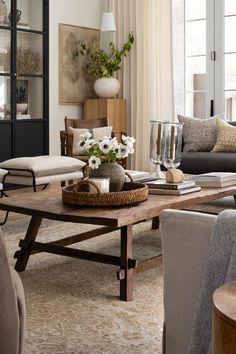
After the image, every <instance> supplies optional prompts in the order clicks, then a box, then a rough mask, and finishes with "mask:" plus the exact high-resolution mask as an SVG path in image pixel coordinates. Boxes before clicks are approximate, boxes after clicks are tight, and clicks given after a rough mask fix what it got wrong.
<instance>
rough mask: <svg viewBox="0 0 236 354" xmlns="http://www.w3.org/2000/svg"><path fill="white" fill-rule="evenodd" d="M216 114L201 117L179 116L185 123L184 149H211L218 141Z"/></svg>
mask: <svg viewBox="0 0 236 354" xmlns="http://www.w3.org/2000/svg"><path fill="white" fill-rule="evenodd" d="M216 118H217V117H216V116H215V117H211V118H205V119H199V118H191V117H185V116H181V115H179V116H178V120H179V122H180V123H184V125H183V144H184V147H183V151H184V152H190V151H194V152H195V151H211V150H212V149H213V147H214V145H215V142H216V136H217V125H216Z"/></svg>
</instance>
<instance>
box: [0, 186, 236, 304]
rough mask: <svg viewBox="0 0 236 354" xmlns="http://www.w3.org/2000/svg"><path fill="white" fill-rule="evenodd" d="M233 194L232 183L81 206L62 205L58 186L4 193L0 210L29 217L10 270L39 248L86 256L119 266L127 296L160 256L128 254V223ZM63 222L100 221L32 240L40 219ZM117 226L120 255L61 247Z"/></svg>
mask: <svg viewBox="0 0 236 354" xmlns="http://www.w3.org/2000/svg"><path fill="white" fill-rule="evenodd" d="M234 194H236V186H233V187H232V186H231V187H226V188H208V189H203V190H202V191H201V192H197V193H191V194H187V195H183V196H168V195H150V196H149V198H148V200H147V201H145V202H142V203H140V204H138V205H133V206H125V207H118V208H108V207H107V208H103V207H102V208H87V207H86V208H81V207H76V206H70V205H66V204H63V202H62V197H61V190H58V192H55V191H50V190H49V191H43V192H38V193H27V194H25V195H22V194H21V195H18V196H15V197H10V198H1V199H0V210H6V211H12V212H16V213H20V214H26V215H30V216H31V221H30V223H29V226H28V230H27V232H26V235H25V238H24V240H21V241H20V243H19V247H20V250H18V251H16V253H15V258H17V262H16V265H15V269H16V270H17V271H18V272H21V271H24V270H25V268H26V265H27V262H28V259H29V257H30V255H32V254H36V253H39V252H47V253H54V254H58V255H63V256H68V257H74V258H79V259H84V260H87V261H93V262H100V263H106V264H111V265H115V266H117V267H119V270H118V272H117V274H118V279H119V280H120V299H121V300H124V301H129V300H132V298H133V278H134V276H135V275H136V274H137V273H140V272H143V271H145V270H148V269H151V268H154V267H156V266H157V265H160V264H161V261H162V257H161V255H159V256H156V257H154V258H151V259H146V260H141V261H139V260H136V259H134V258H133V252H132V246H133V235H132V225H133V224H135V223H138V222H141V221H143V220H146V219H148V218H154V220H155V219H157V217H158V216H159V214H160V212H161V211H162V210H164V209H167V208H168V209H169V208H172V209H182V208H187V207H189V206H191V205H194V204H200V203H204V202H208V201H211V200H214V199H218V198H221V197H224V196H229V195H234ZM43 218H45V219H51V220H58V221H64V222H74V223H84V224H95V225H102V226H103V227H100V228H98V229H96V230H91V231H88V232H83V233H81V234H77V235H74V236H68V237H66V238H63V239H60V240H56V241H52V242H48V243H41V242H37V241H36V237H37V233H38V230H39V227H40V224H41V221H42V219H43ZM118 229H119V230H120V256H119V257H118V256H111V255H105V254H99V253H94V252H89V251H84V250H78V249H73V248H68V247H66V246H68V245H71V244H74V243H77V242H81V241H84V240H87V239H90V238H93V237H97V236H99V235H102V234H107V233H110V232H112V231H114V230H118Z"/></svg>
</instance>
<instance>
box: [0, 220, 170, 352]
mask: <svg viewBox="0 0 236 354" xmlns="http://www.w3.org/2000/svg"><path fill="white" fill-rule="evenodd" d="M28 222H29V219H28V218H24V219H21V220H17V221H11V222H8V223H7V224H6V225H5V226H3V227H2V228H1V234H2V235H3V236H4V238H5V240H6V243H7V248H8V252H9V256H10V261H11V263H12V264H14V260H13V254H14V252H15V250H16V249H18V242H19V240H20V239H21V238H22V237H23V236H24V234H25V231H26V227H27V224H28ZM89 228H91V226H87V225H80V224H79V225H76V224H70V223H61V222H54V221H44V222H43V225H42V227H41V230H40V235H39V237H38V240H40V241H46V240H47V241H48V240H54V239H57V238H61V237H65V236H66V235H72V234H76V233H78V231H80V230H81V231H85V230H88V229H89ZM134 233H135V244H134V248H135V252H134V253H135V257H137V258H143V257H152V256H154V255H156V254H157V252H158V250H159V249H160V239H159V238H158V231H152V230H151V225H150V223H143V224H139V225H136V226H134ZM82 246H83V249H88V250H91V251H97V252H103V253H108V254H109V253H110V254H114V255H119V233H118V232H114V233H112V234H108V235H104V236H100V237H98V238H95V239H92V240H89V241H85V242H83V243H81V244H80V247H81V248H82ZM116 270H117V268H116V267H114V266H109V265H104V264H99V263H91V262H86V261H80V260H77V259H72V258H66V257H61V256H56V255H51V254H43V253H42V254H38V255H34V256H31V258H30V260H29V263H28V266H27V269H26V271H25V272H23V273H21V274H20V275H21V278H22V280H23V284H24V289H25V293H26V299H27V338H26V354H49V353H50V354H72V353H73V354H124V353H125V354H131V353H132V354H142V353H145V354H152V353H153V354H154V353H155V354H157V353H161V336H162V335H161V332H162V323H163V300H162V269H161V267H160V268H156V269H153V270H149V271H147V272H145V273H143V274H140V275H138V276H137V277H136V278H135V284H134V300H133V301H131V302H123V301H120V300H119V298H118V294H119V282H118V281H117V279H116V273H115V271H116Z"/></svg>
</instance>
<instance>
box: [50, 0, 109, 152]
mask: <svg viewBox="0 0 236 354" xmlns="http://www.w3.org/2000/svg"><path fill="white" fill-rule="evenodd" d="M49 3H50V17H49V18H50V27H49V31H50V36H49V41H50V42H49V45H50V50H49V72H50V75H49V80H50V81H49V85H50V91H49V107H50V112H49V114H50V117H49V147H50V150H49V152H50V154H52V155H59V154H60V136H59V135H60V130H62V129H63V128H64V117H65V115H68V116H69V117H75V118H76V117H80V116H81V112H82V106H81V105H59V23H66V24H72V25H77V26H85V27H92V28H99V27H100V20H101V14H102V12H104V11H107V4H108V2H107V0H51V1H50V2H49Z"/></svg>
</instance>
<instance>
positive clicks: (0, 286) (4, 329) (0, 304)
mask: <svg viewBox="0 0 236 354" xmlns="http://www.w3.org/2000/svg"><path fill="white" fill-rule="evenodd" d="M25 313H26V311H25V296H24V290H23V286H22V283H21V279H20V277H19V275H18V274H17V272H16V271H15V270H14V269H12V268H11V267H10V266H9V263H8V259H7V255H6V251H5V247H4V244H3V240H2V239H1V237H0V353H1V354H23V353H24V339H25V318H26V314H25Z"/></svg>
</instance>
